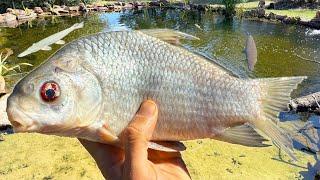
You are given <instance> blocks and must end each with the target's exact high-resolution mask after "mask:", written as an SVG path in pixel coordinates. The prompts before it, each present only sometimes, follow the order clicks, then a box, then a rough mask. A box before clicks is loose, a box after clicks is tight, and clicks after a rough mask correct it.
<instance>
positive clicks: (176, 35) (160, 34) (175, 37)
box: [140, 29, 200, 45]
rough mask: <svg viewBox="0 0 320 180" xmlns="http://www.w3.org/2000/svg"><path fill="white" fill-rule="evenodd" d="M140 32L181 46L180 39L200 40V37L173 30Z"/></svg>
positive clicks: (145, 30)
mask: <svg viewBox="0 0 320 180" xmlns="http://www.w3.org/2000/svg"><path fill="white" fill-rule="evenodd" d="M140 32H142V33H144V34H147V35H149V36H152V37H155V38H158V39H160V40H162V41H165V42H167V43H170V44H173V45H180V39H188V40H200V39H199V38H198V37H195V36H192V35H190V34H186V33H184V32H180V31H175V30H172V29H144V30H140Z"/></svg>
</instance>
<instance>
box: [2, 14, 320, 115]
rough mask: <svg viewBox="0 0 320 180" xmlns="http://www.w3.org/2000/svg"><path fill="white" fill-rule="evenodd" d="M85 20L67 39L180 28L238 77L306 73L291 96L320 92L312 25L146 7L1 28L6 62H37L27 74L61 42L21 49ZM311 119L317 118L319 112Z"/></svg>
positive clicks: (318, 48) (194, 46)
mask: <svg viewBox="0 0 320 180" xmlns="http://www.w3.org/2000/svg"><path fill="white" fill-rule="evenodd" d="M81 21H84V22H85V27H84V28H83V29H79V30H76V31H74V32H72V33H71V34H69V35H68V36H67V37H66V38H65V39H64V40H65V41H67V42H70V41H72V40H74V39H77V38H78V37H81V36H85V35H88V34H93V33H97V32H103V31H110V30H123V29H129V30H130V29H150V28H169V29H176V30H179V31H182V32H186V33H189V34H191V35H195V36H197V37H199V38H200V40H197V41H183V46H184V47H185V48H187V49H189V50H190V51H195V52H197V53H201V54H203V55H206V56H208V57H211V58H212V59H213V60H214V61H216V62H217V63H219V64H221V65H222V66H224V67H226V68H228V69H229V70H231V71H233V72H234V73H235V74H238V75H239V76H240V77H244V78H247V77H252V78H259V77H281V76H299V75H303V76H308V77H309V78H308V79H307V80H305V81H304V82H303V83H302V84H301V85H300V86H299V87H298V89H297V90H295V91H294V92H293V94H292V96H293V97H297V96H301V95H306V94H309V93H312V92H316V91H320V77H319V72H320V36H308V35H306V31H308V29H306V28H304V27H299V26H290V25H282V24H272V23H265V22H257V21H249V20H237V19H234V20H233V21H227V20H225V19H224V18H223V17H221V16H217V15H214V14H212V13H209V12H197V11H194V12H192V11H182V10H181V11H180V10H161V9H143V10H136V11H124V12H113V13H101V14H92V15H88V16H81V17H50V18H46V19H38V20H34V21H31V22H28V23H25V24H22V25H20V26H18V27H17V28H5V27H0V49H2V48H11V49H12V50H13V51H14V54H13V55H12V56H11V57H10V58H9V60H8V62H9V63H10V64H13V65H14V64H16V63H19V62H28V63H31V64H33V65H34V66H33V67H23V68H22V69H21V70H22V72H28V71H30V70H32V69H33V68H34V67H37V66H38V65H39V64H41V63H42V62H43V61H45V60H46V59H47V58H48V57H49V56H50V55H51V54H53V53H54V52H55V51H56V50H58V49H59V48H60V47H61V45H53V46H52V47H53V50H51V51H39V52H36V53H33V54H31V55H28V56H26V57H23V58H17V55H18V54H19V53H21V52H22V51H24V50H25V49H26V48H28V47H29V46H31V45H32V44H33V43H35V42H37V41H39V40H41V39H43V38H46V37H48V36H49V35H51V34H54V33H56V32H59V31H61V30H64V29H66V28H68V27H70V26H72V25H73V24H74V23H77V22H81ZM195 24H198V25H199V26H200V27H201V28H202V30H201V29H199V28H197V27H196V26H195ZM247 34H251V35H252V36H253V37H254V39H255V42H256V45H257V49H258V62H257V64H256V66H255V70H254V71H253V72H249V71H248V68H247V63H246V56H245V54H244V52H243V50H244V47H245V41H246V37H247ZM305 59H309V60H312V61H316V62H310V61H307V60H305ZM317 62H319V63H317ZM22 76H23V74H22V75H19V76H8V77H7V78H6V80H7V81H8V84H9V86H13V85H14V83H15V82H16V81H17V80H18V79H19V78H21V77H22ZM311 119H313V120H314V121H318V117H317V116H313V117H312V118H311Z"/></svg>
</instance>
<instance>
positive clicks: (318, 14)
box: [315, 10, 320, 19]
mask: <svg viewBox="0 0 320 180" xmlns="http://www.w3.org/2000/svg"><path fill="white" fill-rule="evenodd" d="M315 19H320V10H319V11H317V12H316V17H315Z"/></svg>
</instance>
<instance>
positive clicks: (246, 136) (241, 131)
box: [213, 124, 270, 147]
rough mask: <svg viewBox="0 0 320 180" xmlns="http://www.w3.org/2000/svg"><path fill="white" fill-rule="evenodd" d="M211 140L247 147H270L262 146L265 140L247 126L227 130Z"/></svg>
mask: <svg viewBox="0 0 320 180" xmlns="http://www.w3.org/2000/svg"><path fill="white" fill-rule="evenodd" d="M213 139H217V140H221V141H225V142H229V143H232V144H240V145H244V146H249V147H266V146H270V145H269V144H264V142H265V141H267V139H265V138H264V137H262V136H261V135H260V134H258V133H257V131H255V130H254V129H253V128H252V127H251V126H250V125H248V124H244V125H241V126H235V127H231V128H228V129H226V130H225V131H224V132H223V133H222V134H221V135H219V136H215V137H213Z"/></svg>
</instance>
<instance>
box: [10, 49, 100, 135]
mask: <svg viewBox="0 0 320 180" xmlns="http://www.w3.org/2000/svg"><path fill="white" fill-rule="evenodd" d="M67 49H68V48H67ZM84 57H85V55H84V54H83V53H79V52H77V51H75V50H74V51H72V50H60V51H58V52H57V53H56V54H55V55H53V56H52V57H51V58H49V60H48V61H46V62H45V63H44V64H42V65H40V66H39V67H38V68H37V69H35V70H34V71H32V72H30V73H29V74H28V75H27V76H26V77H24V78H23V79H21V80H20V81H19V82H18V83H17V85H16V86H15V87H14V90H13V92H12V94H11V95H10V97H9V98H8V102H7V113H8V118H9V120H10V122H11V123H12V125H13V127H14V130H15V132H40V133H45V134H56V135H68V136H70V135H72V134H66V133H69V132H70V131H71V130H75V129H79V128H80V127H86V126H89V125H90V124H92V123H93V122H94V121H95V120H97V119H98V118H99V115H100V114H101V109H102V106H103V103H102V90H101V87H100V83H99V81H98V79H97V78H96V76H95V75H94V74H92V73H91V72H89V71H88V70H87V69H86V68H84V67H83V66H82V65H81V61H83V59H82V58H84Z"/></svg>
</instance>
